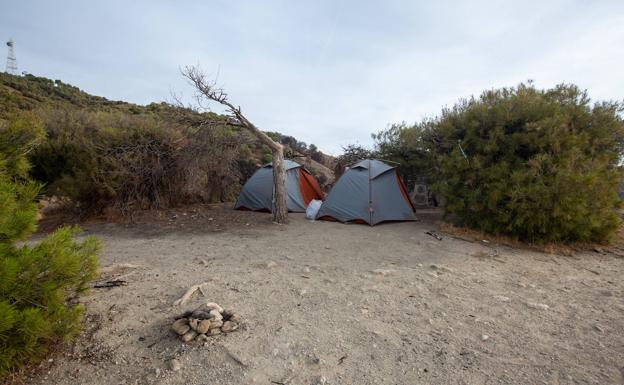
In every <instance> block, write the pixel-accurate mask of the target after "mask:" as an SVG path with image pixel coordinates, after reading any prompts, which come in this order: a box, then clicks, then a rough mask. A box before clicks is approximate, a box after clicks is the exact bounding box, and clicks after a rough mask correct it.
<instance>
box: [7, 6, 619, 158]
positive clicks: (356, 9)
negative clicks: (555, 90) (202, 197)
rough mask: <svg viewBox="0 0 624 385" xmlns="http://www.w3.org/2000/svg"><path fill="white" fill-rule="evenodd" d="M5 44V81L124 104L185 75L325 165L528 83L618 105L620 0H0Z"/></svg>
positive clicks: (188, 94)
mask: <svg viewBox="0 0 624 385" xmlns="http://www.w3.org/2000/svg"><path fill="white" fill-rule="evenodd" d="M9 38H12V39H13V40H14V41H15V53H16V56H17V62H18V67H19V70H20V71H26V72H28V73H32V74H34V75H37V76H45V77H48V78H51V79H60V80H62V81H64V82H66V83H70V84H72V85H75V86H77V87H79V88H81V89H83V90H84V91H86V92H89V93H91V94H94V95H99V96H104V97H106V98H109V99H113V100H124V101H128V102H134V103H139V104H148V103H151V102H159V101H172V100H173V99H172V96H171V95H172V93H175V94H177V95H180V96H181V97H182V98H183V100H185V101H187V102H189V103H190V102H192V100H193V93H194V92H193V89H192V88H191V87H190V86H189V85H188V83H187V82H186V80H185V79H184V78H183V77H182V76H181V75H180V68H182V67H184V66H186V65H199V66H200V67H201V68H202V69H203V70H204V71H205V72H206V73H207V74H208V75H209V76H211V77H212V78H214V79H216V81H217V83H218V84H219V85H220V86H222V87H223V88H224V89H226V91H227V92H228V94H229V97H230V100H231V101H232V102H233V103H234V104H236V105H240V106H241V108H242V111H243V113H244V114H245V115H246V116H247V117H248V118H249V119H250V120H251V121H252V122H254V123H255V124H256V125H257V126H258V127H260V128H262V129H263V130H267V131H279V132H282V133H284V134H287V135H292V136H294V137H296V138H297V139H298V140H300V141H304V142H306V143H308V144H309V143H314V144H316V145H317V146H318V147H319V148H320V149H321V150H323V151H325V152H328V153H331V154H334V155H337V154H339V153H340V152H341V148H342V146H345V145H347V144H351V143H357V144H360V145H364V146H372V145H373V141H372V139H371V137H370V134H371V133H373V132H378V131H379V130H382V129H384V128H386V127H387V126H388V125H389V124H391V123H397V122H403V121H405V122H407V123H413V122H416V121H419V120H421V119H423V118H430V117H434V116H436V115H437V114H438V113H439V112H440V110H441V109H442V107H444V106H452V105H453V104H454V103H456V102H457V101H458V100H459V99H461V98H466V97H470V96H471V95H478V94H480V93H481V92H482V91H483V90H486V89H491V88H498V87H504V86H514V85H517V84H518V83H519V82H522V81H527V80H529V79H530V80H533V81H534V82H535V84H536V85H537V86H538V87H543V88H546V87H551V86H553V85H555V84H558V83H561V82H566V83H575V84H577V85H579V86H580V87H581V88H583V89H587V90H588V92H589V95H590V97H592V99H594V100H624V1H622V0H614V1H600V0H595V1H585V0H583V1H572V0H570V1H558V0H549V1H544V0H540V1H533V0H527V1H522V2H520V1H515V2H512V1H479V0H473V1H435V2H434V1H427V2H425V1H407V0H406V1H392V0H389V1H388V0H387V1H361V0H360V1H356V0H344V1H341V0H334V1H331V0H327V1H325V0H320V1H287V0H284V1H279V0H276V1H259V0H258V1H245V0H239V1H208V0H206V1H144V0H138V1H116V0H114V1H101V2H93V1H62V0H59V1H43V0H42V1H28V0H19V1H17V0H14V1H4V2H3V5H2V9H1V11H0V39H5V40H8V39H9ZM5 48H6V47H5ZM2 64H4V63H2ZM2 69H4V68H2ZM209 107H210V109H211V110H212V111H215V112H222V109H221V108H220V107H219V106H218V105H214V104H213V105H209Z"/></svg>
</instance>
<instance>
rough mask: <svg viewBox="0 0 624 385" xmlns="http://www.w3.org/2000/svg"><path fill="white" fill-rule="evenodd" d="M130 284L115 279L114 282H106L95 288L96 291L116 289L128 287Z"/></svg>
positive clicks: (97, 284)
mask: <svg viewBox="0 0 624 385" xmlns="http://www.w3.org/2000/svg"><path fill="white" fill-rule="evenodd" d="M127 284H128V282H126V281H122V280H121V279H115V280H112V281H106V282H103V283H96V284H95V285H93V287H94V288H96V289H100V288H103V287H116V286H126V285H127Z"/></svg>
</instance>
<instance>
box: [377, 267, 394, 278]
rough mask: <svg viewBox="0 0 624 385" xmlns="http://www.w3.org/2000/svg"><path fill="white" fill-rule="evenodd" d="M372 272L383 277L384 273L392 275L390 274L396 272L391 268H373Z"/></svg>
mask: <svg viewBox="0 0 624 385" xmlns="http://www.w3.org/2000/svg"><path fill="white" fill-rule="evenodd" d="M372 273H374V274H377V275H381V276H384V277H385V276H386V275H392V274H394V273H396V270H393V269H375V270H373V271H372Z"/></svg>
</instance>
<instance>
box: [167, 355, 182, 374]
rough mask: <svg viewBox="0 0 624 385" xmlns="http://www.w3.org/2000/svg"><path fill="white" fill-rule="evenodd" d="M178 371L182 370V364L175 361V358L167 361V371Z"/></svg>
mask: <svg viewBox="0 0 624 385" xmlns="http://www.w3.org/2000/svg"><path fill="white" fill-rule="evenodd" d="M180 369H182V364H181V363H180V361H178V360H176V359H175V358H174V359H172V360H169V370H172V371H174V372H177V371H178V370H180Z"/></svg>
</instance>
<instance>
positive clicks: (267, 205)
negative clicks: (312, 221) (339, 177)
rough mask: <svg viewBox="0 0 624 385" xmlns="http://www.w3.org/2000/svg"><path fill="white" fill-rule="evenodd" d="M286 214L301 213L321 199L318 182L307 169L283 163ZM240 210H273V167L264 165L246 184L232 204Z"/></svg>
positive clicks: (289, 162)
mask: <svg viewBox="0 0 624 385" xmlns="http://www.w3.org/2000/svg"><path fill="white" fill-rule="evenodd" d="M284 168H285V169H286V194H287V196H286V204H287V206H288V211H294V212H303V211H305V210H306V207H308V203H310V201H311V200H312V199H323V192H322V191H321V188H320V187H319V185H318V182H317V181H316V179H314V177H313V176H312V174H310V172H309V171H308V170H306V169H305V168H304V167H303V166H302V165H300V164H299V163H296V162H293V161H292V160H284ZM234 208H235V209H239V210H259V211H271V209H272V208H273V165H272V164H271V163H268V164H265V165H264V166H262V167H261V168H260V169H259V170H258V171H256V172H255V173H254V174H253V175H252V176H251V178H249V180H248V181H247V182H246V183H245V185H244V186H243V189H242V191H241V193H240V195H239V196H238V199H237V200H236V204H235V205H234Z"/></svg>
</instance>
